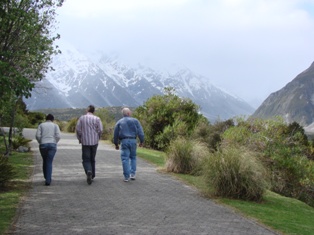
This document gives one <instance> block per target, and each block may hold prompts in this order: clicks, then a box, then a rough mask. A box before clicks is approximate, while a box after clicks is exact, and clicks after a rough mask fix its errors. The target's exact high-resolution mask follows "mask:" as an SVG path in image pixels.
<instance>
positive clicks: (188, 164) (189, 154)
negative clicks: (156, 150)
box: [166, 138, 208, 174]
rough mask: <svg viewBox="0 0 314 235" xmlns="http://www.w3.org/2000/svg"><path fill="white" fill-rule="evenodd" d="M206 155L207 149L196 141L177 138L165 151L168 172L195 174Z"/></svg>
mask: <svg viewBox="0 0 314 235" xmlns="http://www.w3.org/2000/svg"><path fill="white" fill-rule="evenodd" d="M207 155H208V148H207V147H206V146H205V145H204V144H201V143H200V142H197V141H192V140H188V139H185V138H178V139H176V140H174V141H172V142H171V143H170V145H169V147H168V149H167V151H166V170H167V171H168V172H174V173H183V174H197V173H198V172H199V171H200V169H201V162H202V160H203V159H204V158H205V157H206V156H207Z"/></svg>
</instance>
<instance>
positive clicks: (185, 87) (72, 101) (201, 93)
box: [25, 45, 254, 121]
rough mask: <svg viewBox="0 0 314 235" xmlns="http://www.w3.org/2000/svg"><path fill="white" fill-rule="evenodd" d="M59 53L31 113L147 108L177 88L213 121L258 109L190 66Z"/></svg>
mask: <svg viewBox="0 0 314 235" xmlns="http://www.w3.org/2000/svg"><path fill="white" fill-rule="evenodd" d="M61 49H62V54H60V55H57V56H56V57H55V58H54V60H53V64H52V67H53V68H54V71H51V72H49V73H48V74H47V76H46V78H45V79H43V80H42V81H40V82H38V83H37V84H36V88H35V89H34V90H33V92H32V96H31V98H29V99H25V103H26V105H27V108H28V109H29V110H37V109H48V108H84V107H87V106H88V105H89V104H94V105H95V106H96V107H108V106H129V107H137V106H139V105H142V104H143V103H144V102H145V101H146V100H147V99H149V98H150V97H152V96H153V95H161V94H163V92H164V88H166V87H173V88H174V89H175V92H176V94H177V95H178V96H180V97H184V98H190V99H191V100H192V101H193V102H194V103H196V104H197V105H199V106H200V110H201V112H202V113H203V114H204V116H206V117H207V118H208V119H209V120H210V121H215V120H217V119H218V118H219V119H220V120H225V119H228V118H231V117H234V116H239V115H250V114H252V113H253V112H254V109H253V108H252V107H251V106H250V105H249V104H247V103H246V102H245V101H243V100H241V99H240V98H237V97H235V96H233V95H230V94H228V93H226V92H224V91H222V90H221V89H219V88H217V87H215V86H214V85H212V84H211V83H210V82H208V79H207V78H205V77H204V76H200V75H196V74H195V73H193V72H192V71H190V70H189V69H188V68H184V67H180V68H178V69H176V70H173V69H172V70H171V72H170V71H163V72H160V71H156V70H153V69H152V68H149V67H145V66H143V65H139V66H137V67H136V68H134V67H133V68H132V67H129V66H127V65H124V64H123V63H121V62H120V61H119V60H118V59H116V58H115V57H109V56H106V55H105V54H103V53H98V54H97V55H93V56H90V55H89V56H87V55H86V54H84V53H82V52H79V51H78V50H77V49H75V48H73V47H71V46H69V45H67V46H64V47H63V48H61Z"/></svg>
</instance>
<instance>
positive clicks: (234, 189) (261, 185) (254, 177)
mask: <svg viewBox="0 0 314 235" xmlns="http://www.w3.org/2000/svg"><path fill="white" fill-rule="evenodd" d="M255 154H256V153H254V152H250V151H248V150H247V149H245V148H243V147H242V148H239V147H232V146H229V147H225V148H224V149H223V150H221V149H219V150H218V151H217V152H214V153H211V154H210V156H209V158H207V159H206V160H205V162H204V167H203V174H204V177H205V179H206V182H207V183H208V184H209V185H211V186H212V187H213V188H214V190H215V194H216V195H217V196H223V197H228V198H235V199H243V200H251V201H261V200H262V197H263V194H264V192H265V190H266V189H267V188H268V185H269V184H268V179H267V174H266V170H265V168H264V166H263V165H262V163H261V162H260V161H259V160H258V159H257V158H256V156H255Z"/></svg>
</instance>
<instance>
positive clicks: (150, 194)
mask: <svg viewBox="0 0 314 235" xmlns="http://www.w3.org/2000/svg"><path fill="white" fill-rule="evenodd" d="M34 135H35V130H33V129H25V130H24V136H25V137H27V138H32V139H33V138H34ZM31 145H32V150H33V151H34V155H35V158H36V165H35V169H34V175H33V178H32V186H33V187H32V189H31V190H30V192H29V194H28V195H27V196H26V198H25V199H24V202H23V203H22V206H21V208H20V210H19V214H18V217H17V219H16V222H15V223H14V226H13V228H12V229H11V232H10V234H129V235H132V234H137V235H138V234H145V235H147V234H167V235H168V234H170V235H171V234H213V235H219V234H221V235H228V234H233V235H237V234H239V235H240V234H241V235H245V234H250V235H251V234H263V235H266V234H276V233H275V232H273V231H271V230H269V229H268V228H265V227H264V226H262V225H259V224H257V223H255V222H254V221H251V220H249V219H247V218H244V217H242V216H240V215H238V214H236V213H234V212H233V211H232V210H230V209H229V208H226V207H224V206H222V205H219V204H216V203H215V202H213V201H211V200H208V199H205V198H203V197H201V196H200V195H199V194H198V193H197V192H196V191H195V190H194V189H192V188H191V187H189V186H186V185H184V184H183V183H182V182H180V181H178V180H176V179H174V178H173V177H172V176H169V175H166V174H162V173H158V172H157V171H156V169H155V167H154V166H152V165H150V164H148V163H146V162H145V161H143V160H141V159H138V174H137V179H136V180H134V181H130V182H127V183H125V182H123V180H122V179H123V177H122V167H121V162H120V157H119V151H117V150H115V149H114V148H113V146H110V145H107V144H105V143H103V142H101V143H100V145H99V149H98V153H97V157H96V178H95V179H94V181H93V183H92V184H91V185H88V184H87V182H86V177H85V175H84V173H83V168H82V163H81V146H80V145H79V144H78V141H77V140H76V138H75V136H74V134H66V133H62V139H61V141H60V142H59V144H58V151H57V154H56V156H55V159H54V168H53V181H52V184H51V185H50V186H44V180H43V175H42V170H41V164H42V161H41V157H40V154H39V151H38V144H37V142H36V141H35V140H33V141H32V142H31Z"/></svg>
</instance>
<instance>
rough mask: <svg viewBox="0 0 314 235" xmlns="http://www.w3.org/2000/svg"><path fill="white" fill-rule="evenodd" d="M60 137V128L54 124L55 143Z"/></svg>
mask: <svg viewBox="0 0 314 235" xmlns="http://www.w3.org/2000/svg"><path fill="white" fill-rule="evenodd" d="M60 138H61V136H60V128H59V126H58V125H57V124H55V139H56V143H58V142H59V140H60Z"/></svg>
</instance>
